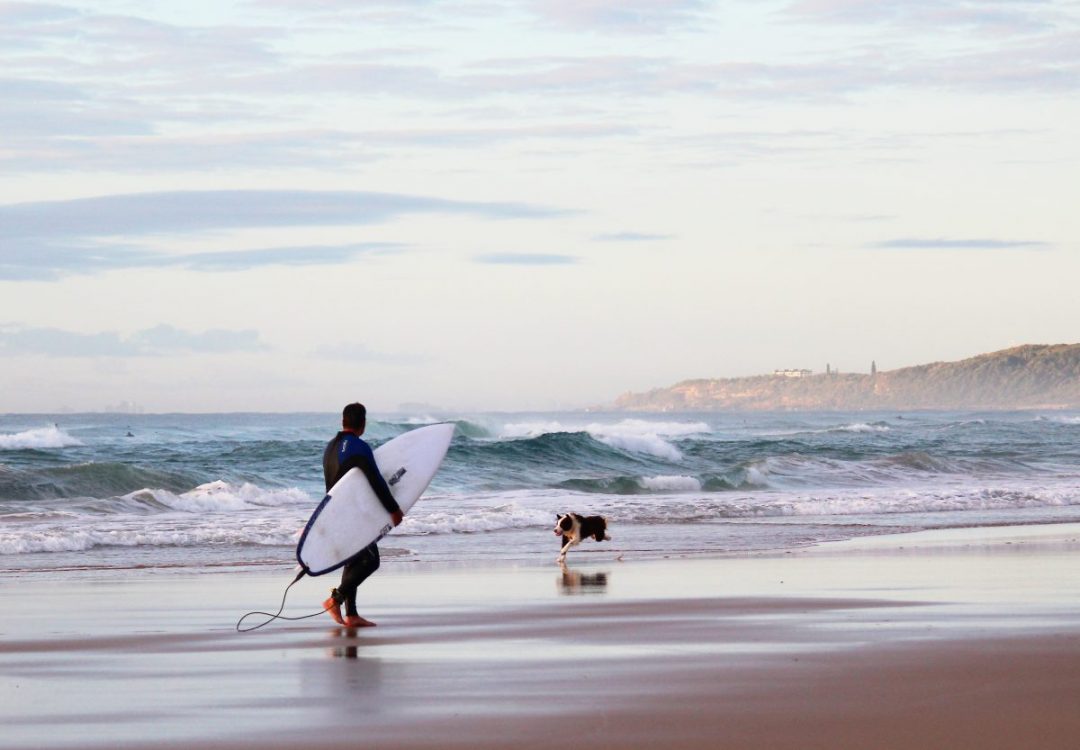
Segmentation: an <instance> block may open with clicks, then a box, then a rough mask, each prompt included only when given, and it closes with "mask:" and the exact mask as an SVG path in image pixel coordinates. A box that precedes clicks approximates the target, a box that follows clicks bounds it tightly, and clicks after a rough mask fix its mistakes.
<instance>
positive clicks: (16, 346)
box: [0, 325, 268, 357]
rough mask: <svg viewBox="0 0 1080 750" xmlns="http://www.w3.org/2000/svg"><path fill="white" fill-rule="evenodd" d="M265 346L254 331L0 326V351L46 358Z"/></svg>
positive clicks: (209, 351) (227, 351)
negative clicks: (96, 330) (98, 330)
mask: <svg viewBox="0 0 1080 750" xmlns="http://www.w3.org/2000/svg"><path fill="white" fill-rule="evenodd" d="M267 348H268V347H267V346H266V345H265V344H264V343H262V341H260V339H259V334H258V332H256V331H253V330H241V331H232V330H226V329H211V330H207V331H201V332H193V331H184V330H181V329H179V328H174V327H173V326H169V325H159V326H155V327H154V328H147V329H145V330H142V331H136V332H135V333H131V334H127V335H125V334H120V333H117V332H114V331H105V332H101V333H79V332H76V331H68V330H63V329H60V328H30V327H25V326H20V325H0V352H3V353H4V354H11V355H19V354H24V355H26V354H29V355H38V356H46V357H147V356H166V355H171V354H232V353H236V352H255V351H264V350H266V349H267Z"/></svg>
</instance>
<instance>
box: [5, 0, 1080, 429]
mask: <svg viewBox="0 0 1080 750" xmlns="http://www.w3.org/2000/svg"><path fill="white" fill-rule="evenodd" d="M1078 132H1080V4H1077V3H1075V2H1057V1H1055V0H979V1H977V2H968V1H966V0H964V1H960V0H933V1H931V0H907V1H906V2H903V3H882V2H870V1H864V0H783V1H779V0H777V1H769V0H766V1H758V0H752V1H751V0H746V1H743V0H730V1H728V2H708V1H707V0H618V1H616V0H610V1H609V0H548V1H546V2H541V1H539V0H535V1H533V0H522V1H521V2H509V1H506V2H504V1H500V0H476V1H475V2H474V1H471V0H462V1H461V2H438V1H437V0H243V1H241V2H227V1H226V0H215V1H214V2H198V1H189V2H184V3H177V2H153V1H151V0H139V1H138V2H134V1H127V0H115V1H113V0H100V1H97V2H63V1H62V0H61V1H60V2H56V3H24V2H0V412H46V413H51V412H56V411H60V410H79V411H96V410H102V409H106V408H110V407H113V406H116V405H118V404H121V403H127V404H135V405H138V407H139V408H141V409H144V410H146V411H155V412H175V411H181V412H205V411H226V412H227V411H336V410H337V409H340V407H341V405H343V404H344V403H347V402H350V401H354V400H360V401H363V402H364V403H366V404H367V405H368V408H369V409H372V410H373V411H375V412H379V411H383V412H385V411H393V410H396V409H398V408H400V407H401V406H402V405H403V404H420V405H425V406H420V407H417V408H421V409H423V408H427V407H432V408H439V409H447V410H545V409H573V408H580V407H589V406H597V405H602V404H605V403H609V402H611V401H612V400H613V399H614V398H615V397H616V396H618V395H619V394H620V393H623V392H625V391H639V390H646V389H649V388H654V387H660V386H666V385H670V384H673V383H675V382H677V381H680V380H684V379H687V378H703V377H735V376H742V375H752V374H758V373H763V372H771V371H772V370H774V369H777V368H808V369H812V370H814V371H824V370H825V367H826V364H829V365H831V366H832V367H833V368H839V369H840V370H841V371H846V372H856V371H868V370H869V368H870V363H871V361H876V363H877V367H878V369H879V370H888V369H893V368H896V367H902V366H908V365H914V364H921V363H925V362H931V361H939V360H954V359H961V358H964V357H968V356H973V355H975V354H978V353H981V352H986V351H993V350H997V349H1003V348H1006V347H1009V346H1014V345H1018V344H1024V343H1062V342H1068V343H1073V342H1077V341H1080V293H1078V286H1080V284H1078V280H1080V210H1077V205H1078V203H1080V201H1078V198H1080V138H1077V133H1078Z"/></svg>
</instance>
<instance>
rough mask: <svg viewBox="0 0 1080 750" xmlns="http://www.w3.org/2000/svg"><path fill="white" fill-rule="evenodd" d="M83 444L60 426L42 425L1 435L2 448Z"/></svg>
mask: <svg viewBox="0 0 1080 750" xmlns="http://www.w3.org/2000/svg"><path fill="white" fill-rule="evenodd" d="M75 445H82V442H81V441H79V440H77V439H75V438H73V437H72V436H71V435H69V434H67V433H66V432H64V431H63V430H61V429H60V428H59V427H40V428H38V429H35V430H25V431H23V432H16V433H14V434H8V435H0V450H8V451H11V450H27V449H38V450H46V449H49V448H68V447H71V446H75Z"/></svg>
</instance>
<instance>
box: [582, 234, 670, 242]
mask: <svg viewBox="0 0 1080 750" xmlns="http://www.w3.org/2000/svg"><path fill="white" fill-rule="evenodd" d="M672 239H675V235H673V234H647V233H645V232H613V233H611V234H597V235H594V236H593V240H594V241H595V242H659V241H662V240H672Z"/></svg>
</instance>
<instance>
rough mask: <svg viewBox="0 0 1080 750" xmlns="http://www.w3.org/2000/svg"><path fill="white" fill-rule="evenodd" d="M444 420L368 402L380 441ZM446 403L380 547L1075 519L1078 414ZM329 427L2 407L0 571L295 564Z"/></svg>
mask: <svg viewBox="0 0 1080 750" xmlns="http://www.w3.org/2000/svg"><path fill="white" fill-rule="evenodd" d="M446 417H447V415H431V416H424V417H416V416H411V417H406V416H395V415H377V414H375V415H373V417H372V419H371V421H370V422H369V428H368V434H367V437H368V439H369V440H370V441H371V442H372V443H373V444H374V445H376V446H377V445H378V444H380V443H382V442H384V441H386V440H388V439H390V438H392V437H393V436H395V435H398V434H401V433H402V432H404V431H406V430H409V429H412V428H414V427H416V426H417V425H419V424H424V423H429V422H433V421H437V420H439V419H442V418H446ZM449 418H451V419H453V420H454V421H456V423H457V432H456V436H455V438H454V442H453V445H452V446H451V449H450V452H449V454H448V456H447V459H446V462H445V464H444V465H443V468H442V470H441V471H440V473H439V474H438V475H437V476H436V478H435V480H434V482H433V483H432V486H431V488H430V489H429V491H428V494H427V495H426V496H425V497H424V499H422V500H421V502H420V503H419V504H418V505H417V506H416V508H414V510H413V512H412V513H411V514H410V515H409V517H408V518H407V519H406V521H405V523H404V524H403V525H402V526H401V527H399V528H398V529H397V530H396V531H395V533H394V535H393V536H392V537H390V538H389V539H387V540H386V541H385V542H384V544H383V547H384V553H385V555H386V558H387V560H388V561H394V560H398V561H401V560H430V561H440V560H459V561H468V560H472V559H485V560H489V561H490V560H520V559H535V560H547V558H549V557H550V558H553V557H554V555H555V552H556V551H557V550H556V548H555V542H554V541H553V540H552V539H551V538H550V537H551V535H550V526H551V524H552V521H553V519H554V516H555V514H556V513H558V512H561V511H566V510H574V511H578V512H585V513H599V514H603V515H605V516H607V517H608V519H609V521H610V523H611V525H612V527H613V528H617V529H618V540H619V541H618V544H617V545H611V546H610V547H609V548H602V547H599V546H598V547H596V548H595V549H590V550H588V551H586V552H585V553H583V554H582V555H581V556H580V559H590V556H591V559H597V560H600V559H611V557H613V556H615V555H617V554H623V555H624V556H627V557H634V556H637V557H650V556H658V555H667V554H717V553H721V554H722V553H729V552H739V553H742V552H746V551H753V550H784V549H790V548H793V547H797V546H802V545H807V544H812V543H815V542H819V541H824V540H831V539H843V538H848V537H852V536H856V535H866V534H879V533H886V532H893V531H904V530H916V529H924V528H934V527H945V526H970V525H981V524H1012V523H1031V522H1036V523H1041V522H1047V523H1049V522H1056V521H1080V469H1078V467H1080V414H1078V413H1076V412H1046V413H1038V412H1013V413H986V414H979V413H961V412H956V413H903V414H898V413H876V414H868V413H866V412H859V413H844V412H831V413H803V414H769V413H755V414H739V415H718V414H690V415H678V416H673V415H655V416H648V417H639V416H633V417H627V416H626V415H625V414H580V413H575V414H554V413H550V414H480V415H449ZM57 420H59V423H57ZM336 422H337V419H336V415H332V414H286V415H278V414H276V415H270V414H230V415H138V416H126V415H64V416H63V417H51V416H27V415H20V416H4V417H0V568H2V569H7V570H13V569H30V568H32V569H57V568H75V569H80V568H95V567H127V566H180V567H188V566H200V565H221V564H289V563H290V562H291V560H292V552H293V547H294V545H295V542H296V539H297V536H298V533H299V531H300V529H301V527H302V526H303V524H304V522H305V521H306V519H307V517H308V515H309V513H310V512H311V510H312V509H313V508H314V507H315V505H316V504H317V503H318V501H319V499H321V497H322V494H323V487H322V474H321V465H320V455H321V451H322V448H323V445H324V444H325V442H326V440H328V439H329V438H330V437H331V436H332V435H333V433H334V431H335V429H336V426H337V425H336ZM129 433H130V434H129Z"/></svg>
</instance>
